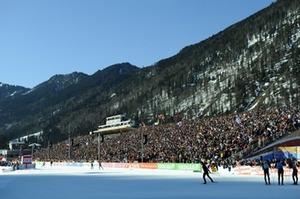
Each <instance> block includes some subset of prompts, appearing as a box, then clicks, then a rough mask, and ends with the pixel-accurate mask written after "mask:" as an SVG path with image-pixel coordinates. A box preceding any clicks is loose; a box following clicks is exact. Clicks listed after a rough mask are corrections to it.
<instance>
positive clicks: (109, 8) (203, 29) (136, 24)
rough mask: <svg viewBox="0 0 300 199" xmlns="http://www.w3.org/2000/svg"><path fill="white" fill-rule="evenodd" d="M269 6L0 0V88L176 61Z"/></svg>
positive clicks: (231, 0) (236, 0)
mask: <svg viewBox="0 0 300 199" xmlns="http://www.w3.org/2000/svg"><path fill="white" fill-rule="evenodd" d="M272 2H275V0H105V1H104V0H0V82H2V83H6V84H11V85H20V86H24V87H28V88H33V87H34V86H36V85H38V84H39V83H42V82H44V81H47V80H48V79H49V78H50V77H52V76H53V75H55V74H69V73H72V72H74V71H77V72H83V73H86V74H88V75H92V74H93V73H95V72H96V71H98V70H100V69H103V68H106V67H108V66H110V65H113V64H116V63H122V62H130V63H131V64H133V65H136V66H138V67H146V66H149V65H152V64H154V63H155V62H158V61H159V60H161V59H165V58H168V57H171V56H173V55H175V54H177V53H178V52H179V51H180V50H181V49H182V48H184V47H185V46H188V45H191V44H195V43H198V42H200V41H202V40H205V39H207V38H208V37H210V36H212V35H213V34H217V33H218V32H220V31H222V30H224V29H225V28H227V27H228V26H230V25H232V24H234V23H236V22H239V21H241V20H243V19H245V18H247V17H248V16H250V15H252V14H254V13H256V12H257V11H259V10H261V9H263V8H265V7H267V6H269V5H270V4H271V3H272Z"/></svg>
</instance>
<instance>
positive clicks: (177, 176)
mask: <svg viewBox="0 0 300 199" xmlns="http://www.w3.org/2000/svg"><path fill="white" fill-rule="evenodd" d="M211 177H212V178H213V179H214V180H215V181H216V182H217V183H211V182H210V181H209V180H207V182H208V183H207V184H203V179H202V173H200V172H192V171H171V170H166V171H162V170H138V169H132V170H129V169H106V168H104V170H98V167H95V169H93V170H91V169H90V168H88V167H63V166H52V167H50V166H46V167H41V166H39V167H38V168H36V169H28V170H17V171H13V172H5V173H0V198H1V199H93V198H98V199H134V198H138V199H146V198H155V199H160V198H161V199H171V198H172V199H200V198H203V199H220V198H224V199H227V198H228V199H235V198H237V199H248V198H249V199H250V198H251V199H259V198H272V199H276V198H278V199H279V198H280V199H283V198H289V199H296V198H299V196H300V186H299V185H298V186H296V185H292V179H291V177H286V178H285V184H284V185H283V186H282V185H278V184H277V183H276V182H277V176H271V185H265V183H264V179H263V176H241V175H233V174H217V173H215V174H211Z"/></svg>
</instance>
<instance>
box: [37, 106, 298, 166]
mask: <svg viewBox="0 0 300 199" xmlns="http://www.w3.org/2000/svg"><path fill="white" fill-rule="evenodd" d="M299 119H300V118H299V107H282V108H274V109H271V110H260V111H249V112H244V113H239V114H231V115H226V116H220V117H210V118H207V117H203V116H201V117H196V119H193V120H181V119H180V117H178V116H177V117H176V120H175V119H174V122H172V123H165V122H164V121H163V120H161V121H160V122H159V124H156V125H148V126H147V125H142V126H140V128H138V129H137V130H133V131H130V132H126V133H121V134H117V135H111V136H104V140H103V141H101V142H100V151H98V150H99V148H98V138H97V135H95V134H92V135H84V136H78V137H74V138H72V145H71V146H69V145H70V143H69V144H66V143H67V142H66V141H64V142H60V143H57V144H53V146H52V147H51V148H50V153H49V154H48V151H47V150H46V149H44V150H43V149H41V150H37V151H36V152H35V155H34V157H35V158H36V159H38V160H47V159H48V160H49V158H50V159H52V160H55V161H69V158H70V159H71V160H72V161H76V162H83V161H84V162H88V161H90V160H92V159H95V160H96V159H98V154H99V152H100V159H101V161H102V162H134V161H138V162H172V163H195V162H200V160H201V159H205V160H209V161H212V162H215V163H217V164H223V165H224V164H227V165H228V164H234V163H235V161H236V159H238V158H241V157H242V156H243V155H245V154H247V153H251V152H252V151H253V150H257V149H258V148H261V147H263V146H265V145H266V144H268V143H270V142H274V141H276V140H278V139H281V138H282V137H283V136H285V135H287V134H289V133H291V132H293V131H295V130H297V129H298V120H299ZM145 138H147V139H146V140H145ZM69 147H71V148H70V150H69ZM69 152H70V153H69ZM142 154H144V155H142Z"/></svg>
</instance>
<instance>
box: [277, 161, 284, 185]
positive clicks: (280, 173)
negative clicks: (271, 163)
mask: <svg viewBox="0 0 300 199" xmlns="http://www.w3.org/2000/svg"><path fill="white" fill-rule="evenodd" d="M275 168H277V170H278V185H280V178H281V185H283V173H284V170H283V161H280V160H277V161H276V164H275Z"/></svg>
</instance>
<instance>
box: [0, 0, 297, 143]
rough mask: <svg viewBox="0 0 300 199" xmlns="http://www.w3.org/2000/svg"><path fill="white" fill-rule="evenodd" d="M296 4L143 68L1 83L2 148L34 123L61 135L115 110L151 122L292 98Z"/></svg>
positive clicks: (93, 124) (89, 126) (85, 128)
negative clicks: (12, 89) (11, 92)
mask: <svg viewBox="0 0 300 199" xmlns="http://www.w3.org/2000/svg"><path fill="white" fill-rule="evenodd" d="M299 10H300V2H299V1H298V0H289V1H286V0H278V1H277V2H276V3H273V4H271V5H270V6H269V7H267V8H265V9H263V10H261V11H259V12H257V13H255V14H253V15H251V16H249V17H248V18H246V19H244V20H242V21H240V22H238V23H236V24H233V25H232V26H230V27H228V28H227V29H225V30H223V31H221V32H219V33H217V34H215V35H213V36H211V37H210V38H208V39H206V40H204V41H200V42H199V43H196V44H194V45H190V46H187V47H184V48H183V49H182V50H181V51H180V52H179V53H178V54H176V55H174V56H172V57H170V58H165V59H162V60H159V61H158V62H157V63H155V64H154V65H152V66H148V67H145V68H141V69H140V68H137V67H136V66H133V65H131V64H130V63H120V64H116V65H113V66H109V67H107V68H106V69H104V70H99V71H97V72H95V73H94V74H93V75H91V76H88V75H85V74H80V73H76V74H73V76H72V75H71V78H69V80H70V81H69V83H68V84H67V85H63V86H61V85H60V86H59V84H58V82H57V81H51V80H52V79H50V80H48V81H46V82H44V83H42V84H40V85H38V86H37V87H36V88H34V89H33V90H30V91H28V90H26V89H25V90H24V91H23V90H22V89H21V90H20V92H22V94H21V95H18V96H15V97H3V96H4V93H3V90H0V92H1V93H0V96H1V99H0V121H1V122H0V148H4V147H6V146H7V141H8V140H11V139H14V138H17V137H20V136H24V135H29V134H32V133H35V132H38V131H43V132H44V133H43V135H42V137H40V138H32V139H38V140H39V141H40V142H44V143H46V142H47V141H48V140H49V139H51V140H53V141H54V142H57V141H61V140H64V139H66V138H67V136H68V132H69V129H68V126H70V132H71V134H72V135H84V134H87V133H88V132H90V131H92V130H94V129H96V128H97V126H98V125H99V124H103V123H104V122H105V121H104V119H105V117H106V116H108V115H114V114H119V113H124V114H126V115H127V116H128V117H130V118H132V119H135V120H136V121H137V122H141V121H143V122H145V123H146V124H153V123H154V122H155V121H156V119H157V116H158V115H161V114H164V115H165V116H166V121H167V122H171V121H173V117H174V116H175V114H176V113H177V114H178V115H179V116H180V118H183V119H192V118H195V116H196V114H197V113H198V112H199V110H202V111H203V115H204V117H213V116H220V115H226V114H229V113H234V112H242V111H246V110H254V109H256V110H258V109H268V108H270V107H281V106H297V105H298V104H299V99H300V98H299V85H300V79H299V78H298V74H299V70H300V65H299V64H300V56H299V54H300V43H299V37H300V26H299V24H300V23H299V21H300V13H299V12H300V11H299ZM55 78H56V77H53V79H55ZM65 78H67V77H62V79H65ZM75 80H76V81H75ZM46 85H48V86H46ZM49 85H51V86H49ZM16 91H18V89H16ZM5 96H7V95H6V94H5ZM31 141H33V140H28V142H31Z"/></svg>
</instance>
